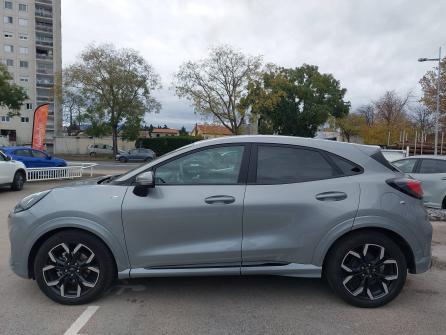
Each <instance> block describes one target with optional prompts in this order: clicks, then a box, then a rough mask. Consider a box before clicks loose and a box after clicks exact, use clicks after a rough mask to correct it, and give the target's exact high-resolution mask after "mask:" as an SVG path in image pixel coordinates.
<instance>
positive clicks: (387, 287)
mask: <svg viewBox="0 0 446 335" xmlns="http://www.w3.org/2000/svg"><path fill="white" fill-rule="evenodd" d="M323 270H324V275H325V277H326V279H327V281H328V283H329V285H330V287H331V288H332V289H333V291H334V292H335V293H336V294H337V295H338V296H339V297H340V298H342V299H343V300H344V301H346V302H348V303H349V304H351V305H354V306H357V307H364V308H374V307H379V306H383V305H385V304H387V303H389V302H390V301H392V300H393V299H395V298H396V297H397V296H398V294H399V293H400V292H401V290H402V288H403V286H404V283H405V282H406V277H407V263H406V258H405V256H404V254H403V252H402V251H401V249H400V247H399V246H398V245H397V244H396V243H395V242H394V241H393V240H392V239H390V238H389V237H387V236H386V235H385V234H382V233H379V232H371V231H368V232H358V233H356V234H354V235H349V236H346V237H345V238H342V239H341V240H339V241H338V242H336V244H335V245H334V246H333V247H332V248H331V250H330V252H329V254H328V255H327V258H326V261H325V262H324V269H323Z"/></svg>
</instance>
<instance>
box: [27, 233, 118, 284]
mask: <svg viewBox="0 0 446 335" xmlns="http://www.w3.org/2000/svg"><path fill="white" fill-rule="evenodd" d="M62 231H81V232H84V233H88V234H90V235H92V236H94V237H96V238H97V239H99V240H100V241H101V242H102V243H103V244H104V245H105V247H106V248H107V250H108V251H109V252H110V254H111V255H112V257H113V263H114V266H115V270H116V271H115V272H116V274H117V273H118V270H117V269H118V264H117V262H116V255H115V253H114V252H113V250H112V248H110V245H109V244H108V243H107V242H106V241H105V240H104V238H102V237H101V236H99V234H97V233H95V232H92V231H91V230H88V229H83V228H79V227H58V228H54V229H52V230H49V231H47V232H45V233H44V234H42V235H41V236H40V237H39V238H38V239H37V240H36V241H35V242H34V244H33V246H32V247H31V249H30V252H29V254H28V262H27V269H28V277H29V278H31V279H35V276H34V262H35V258H36V255H37V252H38V250H39V248H40V247H41V246H42V244H43V243H44V242H45V241H46V240H48V239H49V238H50V237H51V236H54V235H55V234H57V233H60V232H62Z"/></svg>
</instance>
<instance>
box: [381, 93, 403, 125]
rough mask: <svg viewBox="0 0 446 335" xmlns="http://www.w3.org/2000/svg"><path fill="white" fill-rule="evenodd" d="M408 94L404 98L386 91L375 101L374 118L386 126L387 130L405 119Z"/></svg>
mask: <svg viewBox="0 0 446 335" xmlns="http://www.w3.org/2000/svg"><path fill="white" fill-rule="evenodd" d="M410 97H411V94H410V92H409V93H407V94H406V95H405V96H403V97H401V96H399V95H398V94H397V93H396V92H395V91H387V92H386V93H384V95H383V96H382V97H381V98H379V99H378V100H376V101H373V106H374V108H375V111H376V117H377V118H378V119H381V120H382V121H384V123H385V124H386V126H387V128H391V127H393V126H395V125H397V124H398V123H400V122H402V121H404V120H405V118H406V108H407V103H408V101H409V98H410Z"/></svg>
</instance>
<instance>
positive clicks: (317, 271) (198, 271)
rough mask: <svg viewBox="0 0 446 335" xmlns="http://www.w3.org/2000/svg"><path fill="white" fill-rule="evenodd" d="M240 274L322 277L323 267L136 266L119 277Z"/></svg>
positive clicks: (294, 265)
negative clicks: (167, 267) (156, 267)
mask: <svg viewBox="0 0 446 335" xmlns="http://www.w3.org/2000/svg"><path fill="white" fill-rule="evenodd" d="M239 275H276V276H287V277H301V278H320V277H321V275H322V268H321V267H319V266H315V265H312V264H296V263H290V264H285V265H259V266H242V267H241V268H240V267H215V268H211V267H206V268H170V269H150V268H136V269H131V270H128V269H127V270H124V271H121V272H119V273H118V278H119V279H127V278H144V277H187V276H239Z"/></svg>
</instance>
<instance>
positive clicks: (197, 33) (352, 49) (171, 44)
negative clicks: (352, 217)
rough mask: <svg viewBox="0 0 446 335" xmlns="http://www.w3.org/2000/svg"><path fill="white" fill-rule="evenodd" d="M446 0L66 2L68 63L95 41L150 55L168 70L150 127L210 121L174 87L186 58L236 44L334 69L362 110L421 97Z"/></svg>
mask: <svg viewBox="0 0 446 335" xmlns="http://www.w3.org/2000/svg"><path fill="white" fill-rule="evenodd" d="M445 14H446V1H441V0H440V1H402V0H401V1H398V0H392V1H390V0H386V1H382V0H380V1H377V0H369V1H365V0H363V1H362V0H350V1H349V0H345V1H334V0H326V1H322V0H321V1H317V0H311V1H308V0H306V1H297V0H291V1H285V0H264V1H262V0H233V1H230V0H221V1H217V0H215V1H214V0H206V1H187V0H178V1H169V0H159V1H151V0H125V1H124V0H62V49H63V63H64V66H66V65H67V64H70V63H72V62H74V61H75V60H76V57H77V55H78V54H79V53H80V51H81V50H82V49H84V48H85V47H86V46H87V45H88V44H90V43H93V42H94V43H105V42H107V43H109V42H111V43H113V44H115V45H116V46H117V47H131V48H133V49H135V50H137V51H139V52H140V53H141V55H142V56H144V58H145V59H146V60H147V61H148V62H149V63H151V64H152V65H153V66H154V68H155V69H156V71H157V72H158V73H159V74H160V75H161V78H162V82H163V86H164V88H163V89H162V90H161V91H158V92H156V96H157V97H158V99H159V100H160V101H161V103H162V110H161V112H160V114H155V115H148V116H147V117H146V121H147V122H149V123H153V124H155V125H157V124H164V123H166V124H167V125H168V126H170V127H181V126H182V125H184V126H186V127H187V128H188V129H190V128H191V127H192V125H193V124H194V123H195V122H197V121H198V122H199V121H200V120H201V118H200V116H197V115H195V114H194V112H193V109H192V108H191V107H190V105H189V103H188V102H187V101H184V100H179V99H178V98H176V97H175V95H174V92H173V91H172V90H171V89H170V87H171V82H172V75H173V73H174V72H175V71H176V70H177V69H178V66H179V65H180V64H181V63H182V62H184V61H186V60H198V59H200V58H202V57H204V56H206V54H207V52H208V49H209V47H211V46H215V45H218V44H222V43H225V44H231V45H233V46H234V47H235V48H238V49H240V50H241V51H243V52H244V53H247V54H251V55H263V57H264V61H265V62H273V63H276V64H278V65H282V66H286V67H296V66H300V65H302V64H303V63H308V64H314V65H317V66H319V69H320V71H321V72H326V73H332V74H333V75H334V76H335V78H336V79H338V80H340V81H341V85H342V86H343V87H345V88H346V89H347V96H346V99H347V100H349V101H351V103H352V105H353V109H354V108H356V107H358V106H359V105H361V104H364V103H367V102H369V101H370V100H371V99H376V98H377V97H378V96H379V95H381V94H382V93H383V92H384V91H386V90H392V89H394V90H396V91H397V92H399V93H402V94H404V93H406V92H407V91H409V90H411V91H412V92H413V93H414V94H415V96H416V97H417V98H419V95H420V87H419V84H418V81H419V79H420V78H421V77H422V75H423V74H424V73H425V72H426V71H427V70H428V69H430V68H431V67H432V66H434V64H433V63H427V62H426V63H418V62H417V59H418V58H419V57H438V47H439V46H443V51H444V52H443V55H444V54H445V53H446V50H445V47H446V19H445Z"/></svg>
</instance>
